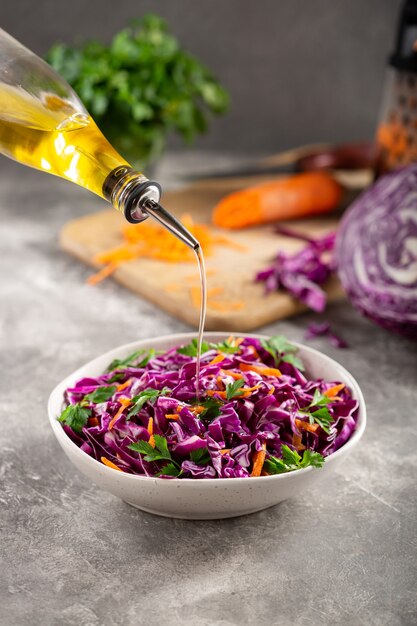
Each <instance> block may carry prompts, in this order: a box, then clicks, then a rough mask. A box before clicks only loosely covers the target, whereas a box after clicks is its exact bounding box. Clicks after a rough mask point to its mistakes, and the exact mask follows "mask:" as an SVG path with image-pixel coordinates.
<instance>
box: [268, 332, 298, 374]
mask: <svg viewBox="0 0 417 626" xmlns="http://www.w3.org/2000/svg"><path fill="white" fill-rule="evenodd" d="M261 346H262V347H263V349H264V350H266V351H267V352H269V354H270V355H271V356H272V358H273V359H274V361H275V364H276V365H277V366H278V365H279V363H280V362H281V361H285V362H286V363H291V364H292V365H294V367H296V368H297V369H299V370H300V371H304V369H305V368H304V365H303V363H302V361H301V360H300V359H299V358H298V357H297V356H296V353H297V352H298V348H297V346H294V344H292V343H290V342H289V341H288V340H287V339H286V338H285V337H284V336H283V335H275V336H274V337H270V338H269V339H261Z"/></svg>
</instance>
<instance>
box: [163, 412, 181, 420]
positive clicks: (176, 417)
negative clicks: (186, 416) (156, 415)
mask: <svg viewBox="0 0 417 626" xmlns="http://www.w3.org/2000/svg"><path fill="white" fill-rule="evenodd" d="M165 417H166V419H167V420H174V421H175V422H176V421H177V420H179V419H180V416H179V415H178V413H167V414H166V415H165Z"/></svg>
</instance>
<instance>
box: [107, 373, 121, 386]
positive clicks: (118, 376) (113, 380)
mask: <svg viewBox="0 0 417 626" xmlns="http://www.w3.org/2000/svg"><path fill="white" fill-rule="evenodd" d="M124 377H125V374H124V373H123V372H117V374H115V375H114V376H112V377H111V378H109V380H108V381H107V382H108V383H119V382H120V381H121V380H123V378H124Z"/></svg>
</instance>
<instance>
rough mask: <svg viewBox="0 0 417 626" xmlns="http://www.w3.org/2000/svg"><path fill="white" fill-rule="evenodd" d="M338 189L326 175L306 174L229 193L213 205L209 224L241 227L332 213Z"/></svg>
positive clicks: (339, 193) (339, 194)
mask: <svg viewBox="0 0 417 626" xmlns="http://www.w3.org/2000/svg"><path fill="white" fill-rule="evenodd" d="M341 197H342V187H341V186H340V185H339V183H337V182H336V181H335V180H334V178H332V177H331V176H330V174H327V173H326V172H306V173H304V174H295V175H293V176H288V177H286V178H280V179H278V180H271V181H268V182H266V183H261V184H259V185H255V186H253V187H248V188H247V189H243V190H242V191H237V192H235V193H232V194H230V195H228V196H226V197H225V198H223V199H222V200H220V202H219V203H218V204H217V206H215V208H214V211H213V223H214V224H215V225H216V226H220V227H222V228H232V229H238V228H245V227H247V226H257V225H259V224H267V223H268V222H275V221H279V220H291V219H297V218H302V217H309V216H310V215H319V214H321V213H328V212H330V211H333V210H334V209H335V208H336V207H337V206H338V204H339V202H340V199H341Z"/></svg>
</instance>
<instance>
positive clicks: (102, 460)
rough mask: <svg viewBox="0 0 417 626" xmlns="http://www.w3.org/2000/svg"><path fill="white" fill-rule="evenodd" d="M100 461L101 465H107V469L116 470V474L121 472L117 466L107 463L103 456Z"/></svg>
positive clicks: (107, 460)
mask: <svg viewBox="0 0 417 626" xmlns="http://www.w3.org/2000/svg"><path fill="white" fill-rule="evenodd" d="M100 461H101V462H102V463H103V465H107V467H111V468H112V469H115V470H117V471H118V472H123V470H122V469H120V467H117V465H115V464H114V463H112V462H111V461H109V459H106V457H105V456H102V457H101V458H100Z"/></svg>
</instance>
